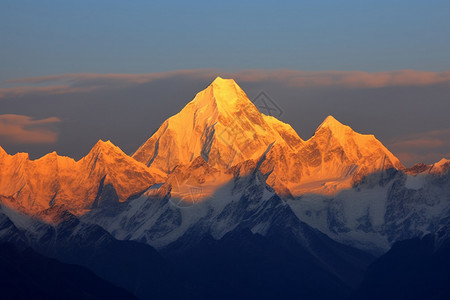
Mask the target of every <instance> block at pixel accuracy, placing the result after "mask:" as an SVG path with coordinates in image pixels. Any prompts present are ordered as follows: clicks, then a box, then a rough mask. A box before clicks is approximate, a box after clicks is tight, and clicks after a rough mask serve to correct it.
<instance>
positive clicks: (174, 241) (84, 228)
mask: <svg viewBox="0 0 450 300" xmlns="http://www.w3.org/2000/svg"><path fill="white" fill-rule="evenodd" d="M449 169H450V161H449V160H446V159H442V160H441V161H439V162H437V163H436V164H433V165H429V166H428V165H424V164H419V165H415V166H413V167H412V168H405V167H404V166H403V165H402V163H401V162H400V161H399V160H398V159H397V158H396V157H395V156H394V155H393V154H392V153H391V152H390V151H389V150H388V149H387V148H386V147H385V146H384V145H383V144H382V143H381V142H380V141H379V140H377V139H376V138H375V136H373V135H364V134H359V133H357V132H355V131H354V130H353V129H352V128H351V127H349V126H347V125H344V124H342V123H340V122H339V121H338V120H336V119H335V118H334V117H332V116H328V117H327V118H326V119H325V120H324V121H323V122H322V124H321V125H320V126H319V127H318V128H317V130H316V131H315V133H314V135H313V136H312V137H311V138H309V139H308V140H303V139H302V138H301V137H300V136H299V135H298V134H297V132H296V131H295V130H294V129H293V128H292V127H291V126H290V125H288V124H286V123H283V122H282V121H280V120H278V119H277V118H275V117H273V116H269V115H264V114H262V113H261V112H260V111H259V110H258V107H257V106H255V104H254V103H252V101H250V100H249V98H248V97H247V95H246V94H245V92H244V91H243V90H242V89H241V88H240V87H239V86H238V85H237V83H236V82H235V81H234V80H232V79H222V78H220V77H218V78H216V79H215V80H214V81H213V82H212V83H211V84H210V85H209V86H208V87H207V88H206V89H205V90H203V91H201V92H199V93H198V94H197V95H196V96H195V97H194V99H193V100H192V101H190V102H189V103H188V104H187V105H186V106H185V107H184V108H183V109H182V110H181V111H180V112H179V113H178V114H176V115H174V116H172V117H170V118H169V119H167V120H166V121H164V122H163V124H162V125H161V126H160V128H159V129H158V130H157V131H156V132H155V133H154V134H153V135H151V136H150V137H149V139H148V140H147V141H145V142H144V143H143V144H142V145H141V146H140V147H139V148H138V149H137V150H136V152H134V153H133V154H132V155H131V156H128V155H127V154H125V153H124V152H123V151H122V150H120V148H118V147H117V146H115V145H113V144H112V143H111V142H110V141H107V142H104V141H101V140H100V141H99V142H98V143H97V144H96V145H95V146H94V147H93V148H92V149H91V150H90V151H89V153H88V154H87V155H86V156H85V157H83V158H82V159H80V160H78V161H75V160H74V159H72V158H69V157H64V156H59V155H58V154H57V153H56V152H53V153H50V154H47V155H45V156H44V157H42V158H40V159H36V160H30V159H29V157H28V155H27V154H25V153H17V154H15V155H9V154H7V153H6V152H5V151H4V150H3V149H2V148H1V147H0V203H1V211H0V212H1V213H0V222H1V230H0V241H3V242H8V243H13V244H15V245H16V246H17V247H19V248H20V249H25V248H32V249H33V250H34V251H36V252H38V253H40V254H41V255H45V256H48V257H52V258H56V259H58V260H60V261H62V262H64V263H71V264H78V265H80V266H83V267H85V268H88V269H90V270H91V271H93V272H94V273H96V274H97V275H98V276H99V277H101V278H102V279H103V280H107V281H109V282H111V283H113V284H114V285H116V286H119V287H120V288H124V289H126V290H128V291H129V292H130V293H132V294H134V295H136V296H137V297H139V298H142V299H147V298H151V297H152V296H153V297H157V298H178V297H183V296H188V298H189V297H192V298H195V299H201V298H204V299H207V298H208V299H210V298H211V297H214V298H224V299H229V298H236V297H237V298H257V297H269V298H275V297H276V296H277V295H278V296H282V297H284V298H306V299H345V298H348V297H358V295H359V296H360V297H362V298H363V297H364V295H365V294H364V293H366V292H367V291H368V290H369V287H371V286H373V280H374V279H373V278H374V277H377V276H383V275H376V276H374V275H373V274H381V271H377V272H378V273H377V272H375V271H373V268H375V267H369V268H368V266H369V265H370V264H371V263H374V264H375V265H376V264H377V263H378V260H377V259H376V257H379V256H380V255H388V254H389V252H388V251H389V250H390V249H391V247H392V246H393V245H395V244H396V243H397V242H399V241H403V240H409V239H413V240H414V239H421V238H423V237H424V236H429V235H434V234H437V233H439V232H440V233H442V232H445V231H446V229H447V228H448V226H447V224H448V223H449V221H450V220H449V218H450V172H449ZM397 248H398V247H397ZM393 249H394V248H393ZM392 251H393V250H392ZM121 253H122V255H121ZM382 257H383V256H382ZM438 258H439V257H438ZM380 259H381V258H380ZM383 266H384V265H383ZM144 267H145V268H144ZM366 270H368V272H369V273H368V276H369V277H368V278H367V279H364V280H363V281H362V279H363V277H364V273H365V272H366ZM371 270H372V271H371ZM377 270H379V269H377ZM149 282H151V284H149ZM361 282H363V283H362V284H363V285H362V286H360V284H361ZM386 286H388V284H386ZM381 294H382V293H381Z"/></svg>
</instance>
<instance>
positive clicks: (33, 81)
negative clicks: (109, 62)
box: [0, 69, 450, 98]
mask: <svg viewBox="0 0 450 300" xmlns="http://www.w3.org/2000/svg"><path fill="white" fill-rule="evenodd" d="M219 75H220V76H222V77H226V78H234V79H236V80H237V81H238V82H241V83H243V82H277V83H281V84H284V85H286V86H291V87H299V88H315V87H342V88H382V87H388V86H427V85H433V84H441V83H450V71H444V72H425V71H414V70H399V71H386V72H374V73H369V72H361V71H299V70H284V69H283V70H244V71H239V72H221V71H220V70H216V69H192V70H178V71H171V72H160V73H148V74H95V73H81V74H61V75H53V76H41V77H30V78H18V79H12V80H8V81H6V82H5V83H6V84H8V85H14V86H12V87H7V88H0V98H5V97H8V96H9V97H11V96H12V97H15V96H23V95H26V94H32V93H39V94H63V93H77V92H89V91H92V90H96V89H104V88H117V87H126V86H133V85H139V84H144V83H148V82H152V81H155V80H159V79H166V78H171V77H173V78H174V77H189V78H200V79H205V80H211V81H212V79H213V78H214V77H215V76H219Z"/></svg>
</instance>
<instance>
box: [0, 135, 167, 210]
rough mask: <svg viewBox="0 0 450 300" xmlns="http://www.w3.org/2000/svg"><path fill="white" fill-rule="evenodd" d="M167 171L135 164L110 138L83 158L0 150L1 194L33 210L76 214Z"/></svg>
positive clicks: (112, 201)
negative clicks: (62, 210)
mask: <svg viewBox="0 0 450 300" xmlns="http://www.w3.org/2000/svg"><path fill="white" fill-rule="evenodd" d="M164 177H165V174H163V173H161V172H160V171H158V170H155V169H153V168H148V167H146V166H145V165H143V164H140V163H138V162H136V161H135V160H134V159H132V158H130V157H129V156H128V155H126V154H125V153H123V152H122V151H121V150H120V149H119V148H118V147H116V146H114V145H113V144H112V143H111V142H109V141H107V142H103V141H101V140H100V141H98V143H97V144H95V146H94V147H93V148H92V149H91V151H90V152H89V153H88V154H87V155H86V156H85V157H83V158H82V159H80V160H79V161H75V160H73V159H71V158H69V157H65V156H59V155H58V154H57V153H56V152H52V153H50V154H47V155H45V156H44V157H42V158H40V159H37V160H30V159H29V157H28V154H26V153H17V154H15V155H8V154H6V152H4V151H0V195H2V196H3V197H6V198H8V199H9V202H8V204H9V205H11V206H13V207H16V208H18V209H20V210H23V211H26V212H30V213H35V212H38V211H41V210H44V209H47V208H49V207H51V206H54V205H65V206H66V207H68V208H70V210H71V211H72V212H74V213H76V214H82V213H84V212H85V211H86V210H89V209H91V208H92V207H98V206H104V205H116V204H117V203H119V202H123V201H126V200H127V199H129V198H132V197H135V196H138V195H139V194H140V193H142V192H144V191H145V190H146V189H148V188H149V187H150V186H151V185H153V184H154V183H157V182H162V181H163V180H164V179H163V178H164Z"/></svg>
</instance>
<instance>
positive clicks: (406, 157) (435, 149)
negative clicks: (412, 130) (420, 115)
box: [387, 128, 450, 165]
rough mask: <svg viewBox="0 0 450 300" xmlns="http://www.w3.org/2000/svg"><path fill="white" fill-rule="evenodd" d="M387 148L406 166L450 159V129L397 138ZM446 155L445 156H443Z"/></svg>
mask: <svg viewBox="0 0 450 300" xmlns="http://www.w3.org/2000/svg"><path fill="white" fill-rule="evenodd" d="M387 147H388V148H389V149H390V150H391V151H392V152H394V153H395V154H396V155H397V157H398V158H399V159H400V160H401V161H402V162H403V163H404V164H406V165H411V164H413V163H417V162H421V161H423V162H428V163H432V162H436V161H438V160H440V159H441V158H450V153H448V152H446V151H448V149H450V128H449V129H441V130H432V131H428V132H422V133H416V134H412V135H408V136H404V137H400V138H396V139H394V140H392V141H391V142H390V143H388V145H387ZM443 153H444V154H443Z"/></svg>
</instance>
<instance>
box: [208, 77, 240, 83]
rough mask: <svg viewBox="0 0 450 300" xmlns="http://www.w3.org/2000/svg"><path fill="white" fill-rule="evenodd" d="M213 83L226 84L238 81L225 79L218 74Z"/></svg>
mask: <svg viewBox="0 0 450 300" xmlns="http://www.w3.org/2000/svg"><path fill="white" fill-rule="evenodd" d="M211 84H213V85H224V84H236V81H234V79H231V78H230V79H225V78H222V77H220V76H217V77H216V79H214V81H213V82H212V83H211Z"/></svg>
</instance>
